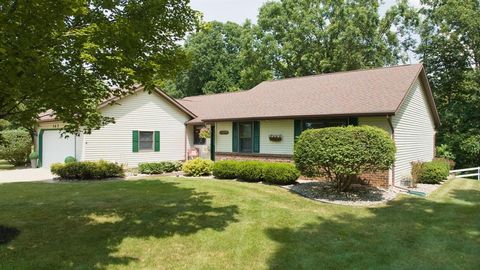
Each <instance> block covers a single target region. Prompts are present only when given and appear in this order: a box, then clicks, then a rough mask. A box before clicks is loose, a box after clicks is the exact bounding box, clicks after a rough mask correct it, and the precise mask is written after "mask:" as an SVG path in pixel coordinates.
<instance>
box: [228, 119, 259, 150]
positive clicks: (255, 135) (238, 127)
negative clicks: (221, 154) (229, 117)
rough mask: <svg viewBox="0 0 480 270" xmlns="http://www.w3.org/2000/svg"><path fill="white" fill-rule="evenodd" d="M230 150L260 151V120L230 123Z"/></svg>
mask: <svg viewBox="0 0 480 270" xmlns="http://www.w3.org/2000/svg"><path fill="white" fill-rule="evenodd" d="M232 152H241V153H260V122H259V121H253V122H233V123H232Z"/></svg>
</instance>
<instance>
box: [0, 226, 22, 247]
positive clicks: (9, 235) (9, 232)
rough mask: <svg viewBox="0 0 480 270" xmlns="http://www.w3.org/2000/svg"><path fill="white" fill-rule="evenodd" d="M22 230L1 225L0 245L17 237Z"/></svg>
mask: <svg viewBox="0 0 480 270" xmlns="http://www.w3.org/2000/svg"><path fill="white" fill-rule="evenodd" d="M19 234H20V230H19V229H17V228H12V227H7V226H2V225H0V245H5V244H8V243H9V242H10V241H12V240H13V239H15V238H17V236H18V235H19Z"/></svg>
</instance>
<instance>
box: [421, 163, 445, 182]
mask: <svg viewBox="0 0 480 270" xmlns="http://www.w3.org/2000/svg"><path fill="white" fill-rule="evenodd" d="M449 173H450V171H449V166H448V163H445V162H441V161H440V162H439V161H432V162H426V163H424V164H423V166H422V169H421V171H420V174H419V176H418V181H419V182H420V183H425V184H438V183H440V182H442V181H444V180H446V179H447V177H448V174H449Z"/></svg>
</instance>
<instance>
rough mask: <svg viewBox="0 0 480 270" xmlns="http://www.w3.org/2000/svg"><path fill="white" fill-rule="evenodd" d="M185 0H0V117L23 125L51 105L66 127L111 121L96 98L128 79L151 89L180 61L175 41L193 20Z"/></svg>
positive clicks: (125, 86)
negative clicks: (100, 111)
mask: <svg viewBox="0 0 480 270" xmlns="http://www.w3.org/2000/svg"><path fill="white" fill-rule="evenodd" d="M188 3H189V1H188V0H164V1H156V0H147V1H133V0H111V1H96V0H55V1H52V0H38V1H27V0H6V1H2V2H1V3H0V89H2V91H1V92H0V119H8V120H12V121H18V122H21V123H23V124H24V125H28V123H32V122H33V121H35V119H36V117H37V115H38V114H39V113H41V112H43V111H46V110H48V109H52V110H54V111H55V112H56V115H57V117H58V118H59V119H60V120H63V121H64V122H66V123H68V125H67V127H66V129H67V130H70V131H72V130H78V129H79V127H80V126H83V127H85V129H86V130H87V131H89V130H90V129H91V128H97V127H100V126H101V125H102V124H105V123H106V122H111V121H112V120H113V119H109V118H105V117H103V116H101V115H100V114H99V113H98V112H97V110H96V108H97V105H98V104H99V103H100V101H102V100H105V99H106V98H109V97H112V96H123V95H125V94H127V93H128V92H129V90H131V89H132V86H133V85H134V84H135V83H142V84H144V85H145V86H146V89H147V90H149V89H152V86H153V85H154V80H153V77H154V75H155V74H157V76H161V77H163V78H168V77H172V76H173V75H174V73H175V71H176V68H177V67H178V66H181V65H182V64H183V63H184V62H185V60H186V57H185V54H184V53H183V52H182V50H181V47H180V45H179V43H178V41H179V40H180V39H181V38H183V37H184V35H185V34H186V33H187V31H190V30H191V29H192V28H193V27H194V25H195V21H196V20H195V18H196V14H195V12H194V11H193V10H192V9H191V8H190V7H189V5H188ZM158 74H161V75H158ZM120 89H124V90H120ZM125 89H126V90H125Z"/></svg>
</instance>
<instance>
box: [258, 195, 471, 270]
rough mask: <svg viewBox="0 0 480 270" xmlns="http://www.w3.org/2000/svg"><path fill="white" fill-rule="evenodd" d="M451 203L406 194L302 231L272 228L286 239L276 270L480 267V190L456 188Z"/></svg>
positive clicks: (275, 236)
mask: <svg viewBox="0 0 480 270" xmlns="http://www.w3.org/2000/svg"><path fill="white" fill-rule="evenodd" d="M449 196H451V197H452V198H454V199H455V200H454V201H452V202H449V203H445V202H439V201H433V200H427V199H422V198H414V197H406V198H403V199H399V200H395V201H391V202H390V203H388V205H387V206H386V207H381V208H372V209H369V210H368V212H367V214H366V215H365V216H364V217H363V218H359V217H358V215H350V214H343V215H342V214H340V215H338V216H335V217H333V218H332V217H328V218H322V217H319V218H318V222H315V223H312V224H307V225H305V226H303V227H300V228H298V229H292V228H281V229H278V228H271V229H267V230H266V234H267V235H268V236H269V237H270V238H271V239H272V240H274V241H276V242H278V243H280V244H281V245H280V248H279V250H278V251H277V252H276V253H275V254H274V256H273V257H272V258H271V259H270V261H269V265H270V269H322V268H323V269H352V268H355V269H478V266H479V265H480V256H478V254H479V253H480V192H479V191H477V190H453V191H451V192H450V194H449Z"/></svg>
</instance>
